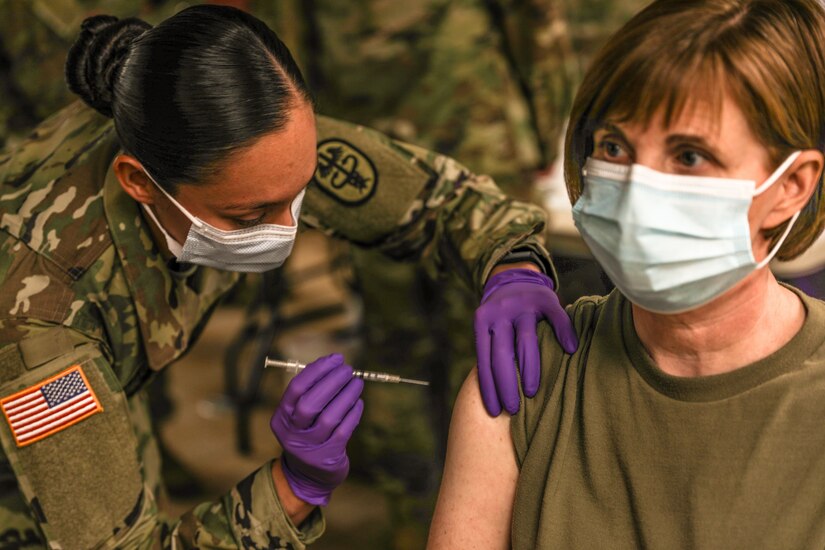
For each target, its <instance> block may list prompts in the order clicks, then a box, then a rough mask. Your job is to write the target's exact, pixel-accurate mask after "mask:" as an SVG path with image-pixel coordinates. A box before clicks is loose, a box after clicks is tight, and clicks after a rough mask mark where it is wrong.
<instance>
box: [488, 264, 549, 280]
mask: <svg viewBox="0 0 825 550" xmlns="http://www.w3.org/2000/svg"><path fill="white" fill-rule="evenodd" d="M510 269H528V270H530V271H535V272H536V273H544V272H543V271H542V270H541V268H540V267H539V266H537V265H536V264H534V263H533V262H516V263H511V264H510V263H508V264H498V265H496V266H495V267H494V268H493V270H492V271H490V278H491V279H492V278H493V276H494V275H498V274H499V273H502V272H504V271H508V270H510Z"/></svg>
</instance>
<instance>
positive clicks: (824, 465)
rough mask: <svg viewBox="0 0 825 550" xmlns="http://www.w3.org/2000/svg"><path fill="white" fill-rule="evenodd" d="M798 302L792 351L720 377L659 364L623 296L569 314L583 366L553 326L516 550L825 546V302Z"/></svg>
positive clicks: (526, 436)
mask: <svg viewBox="0 0 825 550" xmlns="http://www.w3.org/2000/svg"><path fill="white" fill-rule="evenodd" d="M797 292H798V291H797ZM798 293H799V292H798ZM799 295H800V297H801V298H802V301H803V303H804V305H805V308H806V310H807V318H806V320H805V323H804V325H803V326H802V329H801V330H800V331H799V333H797V334H796V335H795V336H794V337H793V339H792V340H791V341H790V342H789V343H788V344H787V345H785V346H784V347H783V348H781V349H780V350H778V351H777V352H775V353H773V354H772V355H770V356H769V357H766V358H765V359H763V360H761V361H758V362H756V363H753V364H751V365H749V366H747V367H744V368H741V369H738V370H735V371H733V372H730V373H726V374H721V375H716V376H706V377H699V378H681V377H674V376H670V375H668V374H666V373H664V372H663V371H661V370H660V369H659V368H657V367H656V365H655V364H654V363H653V361H652V359H651V358H650V356H649V355H648V354H647V352H646V351H645V349H644V348H643V347H642V344H641V342H640V341H639V338H638V336H637V335H636V331H635V329H634V327H633V320H632V314H631V308H630V304H629V302H628V301H627V300H626V299H625V298H624V297H623V296H622V295H621V294H620V293H618V292H613V293H612V294H610V295H609V296H607V297H605V298H583V299H581V300H579V301H578V302H576V304H575V305H573V306H571V308H569V312H570V313H571V316H572V317H573V322H574V324H575V326H576V329H577V332H578V334H579V339H580V345H579V349H578V351H577V352H576V353H575V354H574V355H572V356H571V355H565V354H564V353H563V352H562V351H561V349H560V348H559V346H558V344H557V343H556V340H555V338H554V337H553V334H552V332H551V331H550V329H549V328H548V327H547V326H543V327H542V329H541V332H540V346H541V358H542V380H541V387H540V390H539V393H538V394H537V395H536V396H535V397H534V398H533V399H527V400H522V407H521V409H520V411H519V413H518V414H517V415H516V416H514V417H513V418H512V422H511V434H512V438H513V443H514V445H515V450H516V456H517V459H518V465H519V468H520V475H519V480H518V487H517V492H516V499H515V507H514V511H513V524H512V542H513V547H514V548H516V549H520V548H529V549H533V548H575V549H590V548H598V549H602V548H610V549H614V548H619V549H621V548H653V549H659V548H663V549H686V548H720V549H738V548H746V549H751V548H760V549H761V548H782V549H788V548H793V549H797V548H817V549H822V548H825V349H823V343H825V302H821V301H819V300H815V299H812V298H809V297H806V296H804V295H802V293H799Z"/></svg>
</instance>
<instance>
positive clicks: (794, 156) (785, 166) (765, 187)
mask: <svg viewBox="0 0 825 550" xmlns="http://www.w3.org/2000/svg"><path fill="white" fill-rule="evenodd" d="M801 154H802V151H796V152H794V153H792V154H791V156H789V157H788V158H787V159H785V162H783V163H782V164H781V165H780V166H779V168H777V169H776V171H775V172H774V173H773V175H772V176H771V177H769V178H768V179H767V181H765V183H763V184H762V185H760V186H759V187H757V188H756V190H754V192H753V196H754V197H757V196H759V195H761V194H762V193H764V192H765V191H767V190H768V189H769V188H770V186H771V185H773V184H774V183H776V181H777V180H778V179H779V178H781V177H782V175H783V174H785V172H786V171H787V170H788V168H790V166H791V164H793V163H794V161H796V159H797V158H799V155H801ZM800 214H802V211H801V210H799V211H798V212H797V213H796V214H794V215H793V217H792V218H791V222H790V223H789V224H788V227H786V228H785V231H784V232H783V233H782V237H781V238H780V239H779V242H777V243H776V246H775V247H774V248H773V250H771V252H770V254H768V255H767V257H766V258H765V259H764V260H762V261H761V262H759V263H758V264H756V269H762V268H763V267H765V266H766V265H768V264H769V263H770V261H771V260H773V258H774V256H776V254H777V253H778V252H779V249H780V248H782V245H783V244H784V243H785V239H787V238H788V235H790V233H791V229H793V226H794V224H795V223H796V220H798V219H799V216H800Z"/></svg>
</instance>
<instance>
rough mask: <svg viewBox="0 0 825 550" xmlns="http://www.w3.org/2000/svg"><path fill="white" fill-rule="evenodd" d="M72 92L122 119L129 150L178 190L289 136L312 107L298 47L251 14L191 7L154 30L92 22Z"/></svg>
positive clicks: (69, 67)
mask: <svg viewBox="0 0 825 550" xmlns="http://www.w3.org/2000/svg"><path fill="white" fill-rule="evenodd" d="M66 79H67V81H68V83H69V88H70V89H71V90H72V91H73V92H75V93H76V94H78V95H79V96H80V97H81V98H82V99H83V100H84V101H85V102H86V103H88V104H89V105H90V106H92V107H94V108H95V109H97V110H98V111H100V112H101V113H103V114H104V115H107V116H110V117H113V118H114V121H115V128H116V130H117V135H118V137H119V138H120V142H121V145H122V146H123V148H124V149H125V150H126V151H127V152H129V153H130V154H131V155H134V156H135V157H136V158H137V159H138V160H139V161H140V162H141V163H142V164H143V165H144V167H145V168H146V170H147V171H148V172H149V173H150V174H151V175H152V176H153V177H155V178H156V179H157V180H158V183H159V184H160V185H162V186H163V187H164V188H166V189H167V190H168V191H170V192H172V193H174V191H175V187H176V186H177V185H178V184H180V183H188V184H196V183H203V182H206V181H208V178H209V177H210V176H212V175H213V173H214V171H215V170H216V169H218V168H219V167H220V166H221V163H222V162H224V161H225V160H226V159H227V157H228V156H229V155H230V154H231V153H232V152H234V151H236V150H238V149H241V148H244V147H246V146H249V145H251V144H252V143H254V142H255V141H256V140H257V139H258V138H260V137H262V136H263V135H265V134H268V133H271V132H277V131H280V130H282V129H283V128H284V127H285V126H286V124H287V122H288V121H289V115H290V112H291V110H292V109H293V108H294V107H297V106H299V105H301V104H306V103H309V104H311V103H312V98H311V94H310V93H309V90H308V89H307V87H306V84H305V83H304V79H303V77H302V76H301V72H300V70H299V69H298V66H297V65H296V63H295V61H294V60H293V59H292V55H290V53H289V50H288V49H287V48H286V46H284V44H283V42H281V41H280V40H279V39H278V37H277V36H276V35H275V33H274V32H272V30H271V29H270V28H269V27H267V26H266V25H265V24H264V23H263V22H262V21H260V20H259V19H256V18H255V17H253V16H252V15H250V14H248V13H246V12H244V11H241V10H238V9H235V8H231V7H227V6H215V5H200V6H193V7H191V8H187V9H185V10H183V11H181V12H179V13H177V14H176V15H174V16H172V17H170V18H169V19H166V20H165V21H163V22H161V23H160V24H158V25H157V26H155V27H150V26H149V25H148V24H147V23H144V22H143V21H141V20H139V19H134V18H130V19H123V20H118V19H117V18H115V17H112V16H108V15H98V16H96V17H90V18H88V19H86V20H85V21H84V22H83V25H82V30H81V32H80V36H79V37H78V39H77V42H75V44H74V46H72V49H71V50H70V51H69V56H68V60H67V62H66Z"/></svg>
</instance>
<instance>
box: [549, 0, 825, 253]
mask: <svg viewBox="0 0 825 550" xmlns="http://www.w3.org/2000/svg"><path fill="white" fill-rule="evenodd" d="M824 47H825V9H824V8H823V5H822V1H821V0H656V1H655V2H653V3H652V4H650V5H649V6H648V7H646V8H645V9H644V10H642V11H641V12H639V13H638V14H637V15H636V16H635V17H634V18H633V19H631V20H630V21H629V22H628V23H627V24H626V25H625V26H624V27H622V28H621V29H620V30H619V31H618V32H617V33H616V34H615V35H613V36H612V37H611V38H610V40H609V41H608V42H607V44H605V46H604V47H603V48H602V50H601V51H600V52H599V54H598V55H597V57H596V59H595V60H594V61H593V63H592V65H591V66H590V68H589V69H588V71H587V73H586V75H585V77H584V80H583V82H582V84H581V87H580V88H579V91H578V94H577V95H576V99H575V102H574V104H573V110H572V114H571V120H570V126H569V128H568V131H567V137H566V147H565V158H564V169H565V180H566V181H567V191H568V194H569V196H570V200H571V201H572V202H574V203H575V202H576V201H577V200H578V198H579V196H580V195H581V186H582V173H581V169H582V166H583V164H584V161H585V159H586V158H587V157H588V156H589V155H590V154H591V153H592V152H593V133H594V131H595V129H596V127H597V126H598V125H599V124H600V123H601V122H603V121H604V119H605V118H606V117H607V116H610V117H615V118H617V119H619V120H627V121H629V120H632V121H637V122H640V123H643V124H647V123H649V122H650V120H651V119H652V117H653V115H654V113H655V112H657V111H658V110H659V109H660V108H663V109H664V115H665V117H664V118H665V124H666V125H669V124H670V123H671V121H672V120H674V119H675V118H676V117H678V116H679V114H680V113H681V111H682V109H683V108H684V107H685V106H686V105H688V104H690V103H693V102H695V101H708V102H710V104H711V105H712V106H713V108H714V109H716V112H719V110H720V109H721V101H722V98H723V95H724V91H728V92H729V93H730V94H731V96H732V97H733V99H734V101H735V102H736V104H737V105H738V106H739V108H740V109H742V111H743V113H744V114H745V117H746V119H747V120H748V122H749V124H750V126H751V130H752V131H753V132H754V134H755V135H756V136H757V137H758V138H759V140H760V141H761V142H762V143H763V144H764V145H765V146H766V147H767V148H768V150H769V152H770V156H771V162H773V163H774V168H775V167H777V166H778V165H779V164H780V163H781V162H782V160H784V158H785V157H786V156H788V155H789V154H790V153H791V152H793V151H795V150H799V149H818V150H820V151H823V152H825V50H823V48H824ZM823 209H825V196H823V191H822V179H821V177H820V181H819V184H818V185H817V189H816V191H815V192H814V194H813V196H812V197H811V199H810V201H809V202H808V204H807V205H806V206H805V208H804V209H803V211H802V214H801V215H800V219H799V221H798V222H797V223H796V225H795V226H794V228H793V230H792V231H791V233H790V235H789V236H788V238H787V240H786V241H785V243H784V244H783V245H782V248H781V250H780V251H779V253H778V255H777V257H778V258H779V259H781V260H790V259H792V258H794V257H795V256H798V255H799V254H801V253H802V252H803V251H804V250H805V249H807V248H808V247H809V246H810V245H811V243H813V241H814V240H815V239H816V238H817V236H818V235H819V234H820V233H821V232H822V229H823V226H825V216H823ZM787 223H788V222H784V223H783V224H781V225H780V226H778V227H775V228H772V229H770V230H768V231H767V232H766V237H768V238H769V239H771V240H772V242H775V239H778V237H779V235H781V233H782V231H783V229H784V228H785V227H786V224H787Z"/></svg>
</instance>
